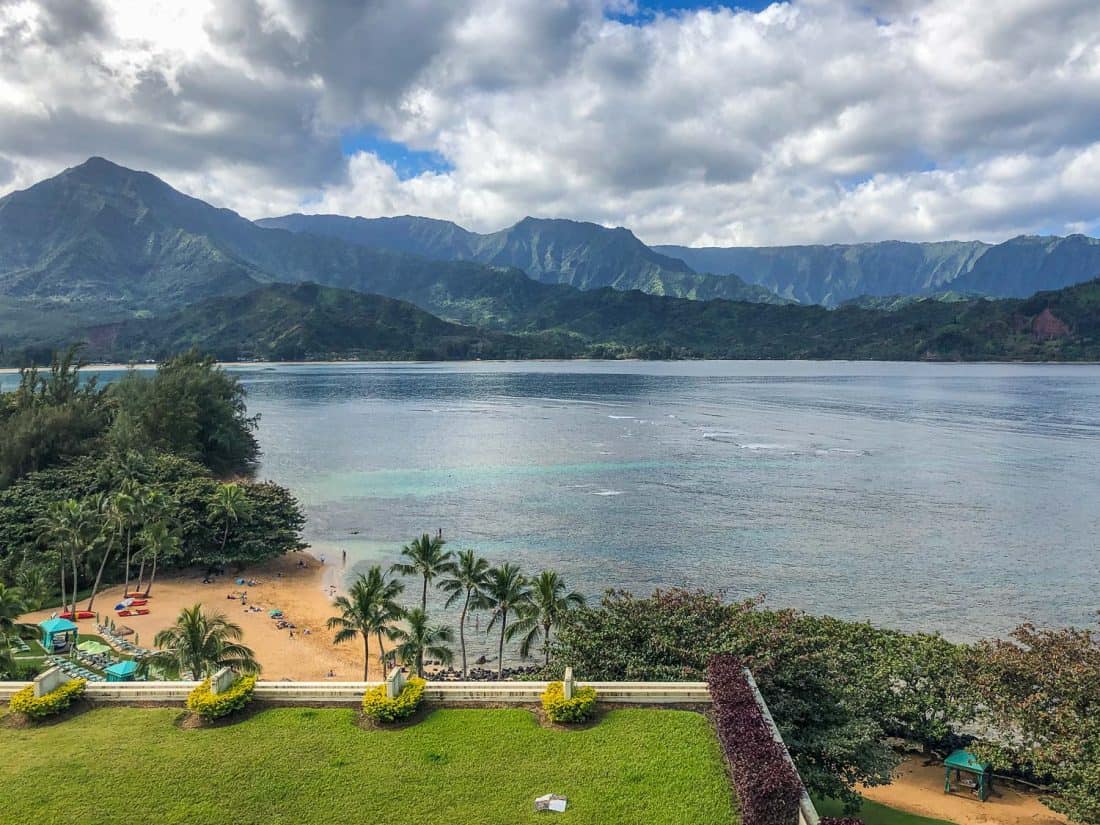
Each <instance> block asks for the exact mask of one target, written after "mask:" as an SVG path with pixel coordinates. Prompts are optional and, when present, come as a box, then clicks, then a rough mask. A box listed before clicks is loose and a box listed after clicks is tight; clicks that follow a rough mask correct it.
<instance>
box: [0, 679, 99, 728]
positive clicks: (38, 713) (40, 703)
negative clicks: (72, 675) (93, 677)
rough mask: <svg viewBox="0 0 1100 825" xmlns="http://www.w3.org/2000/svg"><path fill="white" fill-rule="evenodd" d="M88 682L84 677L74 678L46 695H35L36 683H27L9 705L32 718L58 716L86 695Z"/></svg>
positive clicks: (14, 711)
mask: <svg viewBox="0 0 1100 825" xmlns="http://www.w3.org/2000/svg"><path fill="white" fill-rule="evenodd" d="M87 684H88V683H87V682H86V681H85V680H84V679H72V680H70V681H68V682H66V683H65V684H63V685H61V686H59V687H57V688H54V689H53V690H51V691H50V692H49V693H47V694H45V695H44V696H35V695H34V685H27V686H26V687H25V688H23V689H22V690H20V691H18V692H17V693H16V694H15V695H13V696H12V697H11V701H10V703H9V705H8V707H9V709H10V710H11V711H12V712H13V713H25V714H26V715H27V716H29V717H31V718H32V719H45V718H47V717H49V716H56V715H57V714H59V713H61V711H63V710H65V709H67V708H68V707H69V705H71V704H72V703H73V701H74V700H76V699H79V698H80V697H81V696H83V695H84V688H85V687H86V686H87Z"/></svg>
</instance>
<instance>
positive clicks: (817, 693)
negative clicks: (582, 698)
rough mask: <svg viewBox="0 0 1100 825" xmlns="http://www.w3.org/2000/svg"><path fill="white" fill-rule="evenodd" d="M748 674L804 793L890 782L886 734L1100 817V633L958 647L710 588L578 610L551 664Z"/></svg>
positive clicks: (635, 673)
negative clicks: (726, 664) (973, 758)
mask: <svg viewBox="0 0 1100 825" xmlns="http://www.w3.org/2000/svg"><path fill="white" fill-rule="evenodd" d="M713 653H732V654H734V655H735V656H737V657H738V658H739V659H741V660H742V661H744V662H745V664H746V665H747V666H748V667H749V668H750V669H751V670H752V672H753V674H754V676H755V677H756V680H757V682H758V683H759V686H760V690H761V692H762V693H763V695H764V697H765V699H766V700H767V703H768V707H769V709H770V710H771V712H772V714H773V716H774V717H775V721H776V724H777V725H778V726H779V729H780V732H781V733H782V735H783V738H784V740H785V741H786V743H787V745H788V748H789V750H790V752H791V755H792V757H793V758H794V760H795V763H796V765H797V766H798V770H799V773H800V774H801V776H802V779H803V781H804V782H805V783H806V786H807V788H808V789H809V790H810V791H811V792H812V793H814V794H815V795H816V796H819V797H823V798H830V799H834V800H837V801H839V802H840V803H841V804H845V805H847V806H849V807H851V806H853V805H855V804H857V803H858V796H857V795H856V794H855V792H854V785H855V784H856V783H858V782H863V783H865V784H877V783H881V782H885V781H887V777H888V770H889V768H890V766H891V765H892V763H893V761H894V757H893V756H892V754H891V753H890V752H889V751H888V750H887V748H886V747H885V739H886V737H888V736H897V737H904V738H906V739H910V740H914V741H917V742H920V743H922V744H924V745H927V746H929V747H930V748H932V749H934V750H937V751H938V752H939V753H941V754H944V755H946V753H947V752H949V751H950V750H952V749H953V748H955V747H957V746H959V745H960V744H964V743H966V742H969V741H970V740H971V739H972V738H973V737H967V738H965V739H964V738H960V736H961V734H960V732H961V731H966V730H980V731H983V734H982V736H983V738H982V739H980V740H978V741H976V742H974V743H973V745H972V747H975V748H977V749H979V750H980V751H981V752H983V753H985V754H986V755H987V756H988V757H990V758H991V759H992V760H993V761H994V763H995V765H996V766H997V767H998V769H1000V770H1006V771H1007V770H1012V771H1018V772H1021V773H1023V774H1024V775H1027V776H1030V777H1032V779H1035V780H1039V781H1044V782H1047V783H1049V784H1050V786H1051V787H1052V789H1053V790H1054V791H1055V794H1054V795H1052V797H1051V799H1050V800H1049V801H1048V804H1050V805H1051V807H1053V808H1055V809H1057V810H1060V811H1062V812H1064V813H1066V814H1068V815H1069V816H1070V817H1071V818H1072V819H1073V820H1074V821H1076V822H1082V823H1088V825H1094V824H1095V823H1098V822H1100V807H1098V797H1097V788H1100V781H1098V777H1097V774H1096V771H1097V766H1098V765H1100V761H1098V760H1097V758H1096V755H1097V754H1098V753H1100V727H1098V725H1097V718H1100V714H1098V710H1100V687H1098V686H1100V638H1098V636H1097V634H1096V633H1095V632H1092V631H1088V630H1078V629H1073V628H1066V629H1061V630H1056V631H1044V630H1037V629H1035V628H1032V627H1030V626H1026V625H1025V626H1023V627H1021V628H1020V629H1019V630H1017V631H1016V633H1015V634H1014V635H1013V638H1012V639H1010V640H1007V641H990V642H983V643H981V644H978V645H961V644H955V643H952V642H948V641H947V640H945V639H943V638H941V637H939V636H934V635H927V634H908V633H901V632H898V631H892V630H883V629H879V628H875V627H872V626H871V625H869V624H864V623H855V622H846V621H841V620H839V619H834V618H830V617H819V616H809V615H806V614H803V613H800V612H797V611H792V610H766V609H764V608H763V607H762V606H761V605H760V604H759V603H758V602H755V601H749V602H740V603H735V604H724V603H722V602H721V601H720V600H719V599H718V598H716V597H713V596H710V595H707V594H705V593H689V592H684V591H676V590H674V591H669V592H658V593H656V594H654V595H653V596H652V597H650V598H645V599H639V598H634V597H632V596H630V595H629V594H625V593H616V592H610V593H608V594H607V595H606V596H605V597H604V599H603V601H602V603H601V604H600V605H599V606H589V607H586V608H583V609H581V610H577V611H573V612H571V613H570V614H568V616H567V617H566V619H565V621H563V623H562V625H561V628H560V629H559V632H558V638H557V642H556V643H555V645H554V651H553V660H554V663H555V665H554V667H555V668H558V669H560V668H562V667H564V666H565V665H566V664H568V665H571V666H572V667H573V669H574V671H575V672H576V674H577V676H578V677H579V678H583V679H589V680H646V679H652V680H671V681H676V680H694V679H701V678H704V673H705V666H706V662H707V658H708V656H710V655H711V654H713Z"/></svg>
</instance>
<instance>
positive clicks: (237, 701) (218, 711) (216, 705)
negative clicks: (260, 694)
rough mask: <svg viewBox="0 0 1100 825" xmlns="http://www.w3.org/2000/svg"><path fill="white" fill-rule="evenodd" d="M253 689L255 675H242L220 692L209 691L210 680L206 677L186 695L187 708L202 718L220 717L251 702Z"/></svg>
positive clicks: (254, 687)
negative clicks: (227, 688)
mask: <svg viewBox="0 0 1100 825" xmlns="http://www.w3.org/2000/svg"><path fill="white" fill-rule="evenodd" d="M255 689H256V677H255V676H242V677H241V678H240V679H238V680H237V681H236V682H234V683H233V685H232V687H230V688H229V690H226V691H223V692H221V693H211V692H210V680H209V679H206V680H204V681H203V682H202V684H200V685H199V686H198V687H196V688H195V689H194V690H193V691H191V693H190V694H189V695H188V697H187V709H188V710H189V711H191V712H192V713H197V714H198V715H199V716H201V717H202V718H203V719H220V718H222V717H223V716H228V715H229V714H230V713H233V711H236V710H240V709H241V708H243V707H244V706H245V705H247V704H248V703H249V702H251V701H252V693H253V691H255Z"/></svg>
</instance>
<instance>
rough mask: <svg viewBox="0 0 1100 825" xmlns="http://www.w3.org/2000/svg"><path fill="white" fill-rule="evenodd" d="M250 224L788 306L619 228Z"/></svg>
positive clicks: (305, 221)
mask: <svg viewBox="0 0 1100 825" xmlns="http://www.w3.org/2000/svg"><path fill="white" fill-rule="evenodd" d="M256 223H257V224H258V225H259V226H263V227H267V228H278V229H288V230H291V231H293V232H301V233H308V234H313V235H323V236H325V237H331V238H338V239H340V240H343V241H347V242H348V243H354V244H359V245H362V246H367V247H372V248H380V249H390V250H393V251H397V252H405V253H409V254H415V255H419V256H421V257H424V258H430V259H432V260H439V261H476V262H478V263H482V264H487V265H490V266H500V267H515V268H517V269H521V270H523V271H524V272H525V273H527V275H529V276H530V277H532V278H534V279H535V280H538V281H541V282H542V283H548V284H566V285H569V286H574V287H577V288H578V289H586V290H588V289H599V288H601V287H612V288H614V289H618V290H624V291H626V290H631V289H639V290H641V291H643V292H648V293H650V294H652V295H670V296H674V297H678V298H692V299H695V300H703V301H705V300H711V299H714V298H727V299H730V300H742V301H754V302H758V303H792V301H791V299H784V298H780V297H779V296H777V295H775V294H774V293H773V292H771V291H770V290H768V289H765V288H763V287H760V286H755V285H752V284H746V283H745V282H744V281H742V280H741V279H740V278H738V277H736V276H729V275H723V276H718V275H711V274H707V273H700V272H696V271H695V270H693V269H692V268H691V267H689V266H688V265H687V264H686V263H684V262H683V261H681V260H678V259H676V258H671V257H668V256H666V255H662V254H660V253H658V252H655V251H654V250H652V249H650V248H649V247H648V246H646V245H645V244H643V243H642V242H641V241H639V240H638V238H637V237H635V235H634V233H633V232H631V231H630V230H629V229H624V228H622V227H618V228H616V229H608V228H607V227H604V226H600V225H599V224H594V223H585V222H581V221H572V220H564V219H540V218H531V217H527V218H524V219H523V220H521V221H520V222H519V223H517V224H515V225H514V226H511V227H509V228H507V229H502V230H501V231H499V232H493V233H491V234H488V235H479V234H477V233H475V232H470V231H469V230H467V229H463V228H462V227H461V226H459V225H458V224H455V223H451V222H450V221H439V220H434V219H431V218H418V217H414V216H411V215H404V216H401V217H395V218H349V217H344V216H342V215H302V214H294V215H284V216H282V217H278V218H262V219H260V220H259V221H257V222H256Z"/></svg>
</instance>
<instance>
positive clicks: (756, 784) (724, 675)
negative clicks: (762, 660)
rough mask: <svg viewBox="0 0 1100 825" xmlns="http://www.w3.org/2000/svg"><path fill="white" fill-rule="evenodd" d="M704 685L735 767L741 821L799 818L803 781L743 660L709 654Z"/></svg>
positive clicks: (757, 824) (745, 824) (777, 822)
mask: <svg viewBox="0 0 1100 825" xmlns="http://www.w3.org/2000/svg"><path fill="white" fill-rule="evenodd" d="M707 687H708V689H709V690H710V695H711V698H712V699H713V700H714V705H713V713H714V723H715V727H716V729H717V732H718V741H719V742H720V743H721V745H722V750H723V751H724V752H725V754H726V759H727V760H729V764H730V768H731V769H732V771H733V781H734V785H735V787H736V789H737V800H738V805H739V807H740V809H741V823H742V825H793V823H796V822H798V805H799V802H800V800H801V798H802V779H801V778H800V777H799V775H798V772H797V771H796V770H795V769H794V767H793V766H792V765H791V763H790V762H789V761H788V758H787V754H786V752H785V748H784V747H783V745H781V744H780V743H779V742H776V741H775V738H774V737H773V736H772V731H771V727H770V726H769V725H768V722H767V719H765V717H764V713H763V711H762V710H761V709H760V706H759V705H758V704H757V703H756V697H755V696H754V695H753V691H752V688H751V687H750V686H749V683H748V680H746V679H745V674H744V669H743V667H742V664H741V662H740V661H739V660H738V659H737V658H736V657H734V656H732V655H730V654H725V653H723V654H718V655H716V656H712V657H711V659H710V662H709V663H708V664H707Z"/></svg>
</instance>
